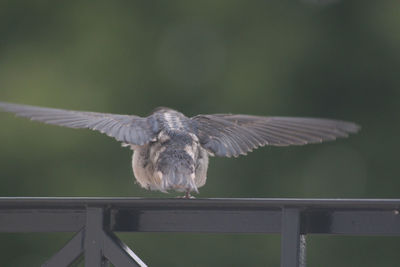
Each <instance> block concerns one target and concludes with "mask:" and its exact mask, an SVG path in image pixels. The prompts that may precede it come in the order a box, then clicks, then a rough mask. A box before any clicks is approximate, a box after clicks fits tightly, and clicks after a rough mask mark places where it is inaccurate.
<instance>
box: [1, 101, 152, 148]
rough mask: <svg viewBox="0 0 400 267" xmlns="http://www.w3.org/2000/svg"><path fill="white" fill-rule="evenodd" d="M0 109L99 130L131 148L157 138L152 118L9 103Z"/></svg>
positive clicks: (41, 119)
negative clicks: (132, 145) (131, 145)
mask: <svg viewBox="0 0 400 267" xmlns="http://www.w3.org/2000/svg"><path fill="white" fill-rule="evenodd" d="M0 109H2V110H4V111H7V112H12V113H15V114H16V115H17V116H19V117H26V118H30V119H31V120H34V121H40V122H44V123H47V124H54V125H60V126H65V127H69V128H88V129H91V130H96V131H99V132H101V133H104V134H106V135H108V136H110V137H114V138H115V139H116V140H118V141H121V142H125V143H129V144H135V145H144V144H147V143H148V142H150V141H152V140H154V139H155V137H156V133H155V132H154V129H153V127H152V125H151V122H150V121H149V117H147V118H142V117H139V116H133V115H118V114H109V113H97V112H86V111H73V110H64V109H54V108H42V107H35V106H28V105H19V104H12V103H5V102H0ZM150 120H151V119H150Z"/></svg>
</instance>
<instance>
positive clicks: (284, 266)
mask: <svg viewBox="0 0 400 267" xmlns="http://www.w3.org/2000/svg"><path fill="white" fill-rule="evenodd" d="M303 239H304V238H303ZM281 240H282V241H281V267H305V262H304V264H301V260H300V258H301V257H300V256H305V254H304V253H305V249H301V242H300V240H301V238H300V210H299V209H298V208H283V210H282V233H281ZM303 244H304V246H305V239H304V243H303ZM304 248H305V247H304ZM301 251H302V252H301ZM304 261H305V257H304Z"/></svg>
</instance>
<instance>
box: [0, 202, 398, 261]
mask: <svg viewBox="0 0 400 267" xmlns="http://www.w3.org/2000/svg"><path fill="white" fill-rule="evenodd" d="M399 212H400V199H232V198H230V199H143V198H0V232H76V234H75V235H74V237H73V238H72V239H71V240H70V241H69V242H68V243H67V244H66V245H65V246H64V247H63V248H61V250H59V251H58V252H57V253H56V254H55V255H53V256H52V257H51V258H50V259H49V260H48V261H47V262H45V263H44V264H43V266H47V267H53V266H54V267H62V266H69V265H70V264H72V263H74V262H76V261H77V260H78V259H81V258H82V257H81V256H82V254H85V257H84V261H85V266H86V267H94V266H96V267H97V266H109V263H110V262H111V263H112V264H113V265H114V266H117V267H119V266H124V267H125V266H146V264H145V263H144V262H143V261H142V260H141V259H140V258H139V257H138V256H137V255H136V254H135V253H134V252H133V251H132V250H131V249H130V248H128V247H127V246H126V245H125V244H124V243H123V242H122V241H121V240H119V239H118V238H117V237H116V235H115V234H114V233H113V232H191V233H280V234H281V239H282V242H281V266H284V267H295V266H296V267H298V266H303V267H304V266H305V264H306V257H305V255H306V253H305V249H306V235H308V234H328V235H393V236H397V235H400V215H399Z"/></svg>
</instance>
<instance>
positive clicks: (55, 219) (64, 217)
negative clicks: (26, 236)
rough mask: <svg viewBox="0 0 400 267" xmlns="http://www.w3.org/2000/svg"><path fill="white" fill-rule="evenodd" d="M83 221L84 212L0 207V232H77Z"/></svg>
mask: <svg viewBox="0 0 400 267" xmlns="http://www.w3.org/2000/svg"><path fill="white" fill-rule="evenodd" d="M0 202H1V200H0ZM85 220H86V214H85V210H69V209H66V210H64V209H61V210H54V209H52V210H49V209H31V210H29V209H10V208H8V209H4V210H1V206H0V232H77V231H79V230H80V229H81V228H82V227H83V226H84V225H85Z"/></svg>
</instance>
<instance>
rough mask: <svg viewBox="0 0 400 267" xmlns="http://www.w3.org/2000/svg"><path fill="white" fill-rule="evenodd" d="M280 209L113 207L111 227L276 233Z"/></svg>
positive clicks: (142, 229)
mask: <svg viewBox="0 0 400 267" xmlns="http://www.w3.org/2000/svg"><path fill="white" fill-rule="evenodd" d="M280 223H281V211H280V210H272V211H269V210H261V209H258V210H251V209H249V208H246V209H237V210H206V209H201V210H192V209H169V210H156V209H142V210H140V209H113V210H112V211H111V230H113V231H129V232H132V231H137V232H192V233H193V232H198V233H204V232H207V233H212V232H214V233H279V232H280Z"/></svg>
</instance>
